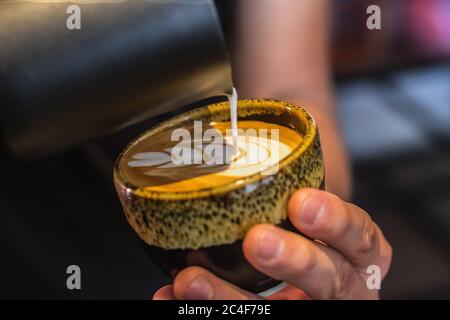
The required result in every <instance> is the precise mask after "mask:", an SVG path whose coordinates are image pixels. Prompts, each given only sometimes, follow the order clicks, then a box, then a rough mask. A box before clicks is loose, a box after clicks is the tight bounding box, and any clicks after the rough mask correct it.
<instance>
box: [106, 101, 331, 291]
mask: <svg viewBox="0 0 450 320" xmlns="http://www.w3.org/2000/svg"><path fill="white" fill-rule="evenodd" d="M238 118H239V121H244V120H252V121H263V122H266V123H272V124H277V125H281V126H284V127H287V128H290V129H292V130H295V131H296V132H297V133H299V134H300V135H301V136H302V137H303V139H302V141H301V143H300V144H299V145H298V146H297V147H296V148H295V149H293V150H292V152H291V153H290V154H289V155H288V156H286V157H285V158H283V159H282V160H281V161H280V162H279V164H278V170H277V171H276V173H275V174H273V175H262V174H260V173H256V174H251V175H249V176H245V177H242V178H240V179H236V180H235V181H232V182H229V183H226V184H223V185H218V186H215V187H212V188H203V189H201V190H194V191H191V190H186V191H182V192H157V191H149V190H146V188H145V187H137V186H135V185H133V183H132V182H131V181H129V179H127V177H126V175H124V172H123V170H122V166H121V163H122V162H123V161H125V159H126V158H127V153H128V152H130V150H132V149H133V148H134V147H136V145H137V144H139V143H140V142H141V141H143V139H149V138H151V136H152V135H154V134H156V133H157V132H160V131H161V130H167V129H168V128H176V127H183V126H184V125H185V124H187V123H191V122H192V121H194V120H202V121H229V119H230V110H229V104H228V103H225V102H224V103H218V104H213V105H209V106H205V107H201V108H198V109H195V110H193V111H190V112H187V113H185V114H182V115H180V116H177V117H175V118H172V119H169V120H168V121H165V122H163V123H161V124H159V125H158V126H157V127H155V128H152V129H150V130H149V131H147V132H145V133H144V134H143V135H142V136H141V137H139V138H137V139H136V140H135V141H133V142H132V143H131V144H130V145H129V146H127V147H126V148H125V150H124V151H123V152H122V154H121V155H120V156H119V158H118V160H117V162H116V164H115V167H114V181H115V186H116V190H117V192H118V194H119V197H120V200H121V203H122V206H123V208H124V211H125V215H126V218H127V220H128V222H129V223H130V225H131V227H132V228H133V229H134V230H135V231H136V233H137V234H138V235H139V237H140V238H141V239H142V240H143V241H144V243H145V245H144V247H145V250H147V252H148V253H149V254H150V256H151V258H152V259H153V260H154V262H155V263H156V264H157V265H158V266H159V267H161V268H162V269H163V270H164V271H165V272H166V273H167V274H168V275H170V276H171V277H174V276H175V275H176V274H177V273H178V272H179V271H180V270H182V269H183V268H185V267H188V266H201V267H204V268H206V269H208V270H209V271H211V272H213V273H214V274H216V275H217V276H219V277H221V278H222V279H224V280H226V281H229V282H231V283H233V284H235V285H237V286H239V287H241V288H243V289H246V290H249V291H252V292H255V293H261V292H262V291H265V290H268V289H271V288H273V287H275V286H277V285H278V284H279V283H280V281H277V280H274V279H271V278H270V277H268V276H267V275H264V274H262V273H260V272H259V271H257V270H256V269H255V268H253V266H251V265H250V264H249V263H248V262H247V260H246V259H245V257H244V255H243V252H242V239H243V238H244V235H245V233H246V232H247V231H248V230H249V229H250V228H251V227H252V226H254V225H256V224H259V223H272V224H274V225H278V226H280V227H282V228H285V229H289V230H292V231H295V229H294V228H293V226H292V225H291V224H290V222H289V220H288V218H287V203H288V200H289V197H290V195H291V194H292V193H293V192H294V191H296V190H298V189H300V188H304V187H309V188H323V186H324V164H323V159H322V151H321V148H320V141H319V134H318V131H317V126H316V123H315V121H314V119H313V118H312V117H311V115H310V114H309V113H308V112H306V111H305V110H304V109H303V108H301V107H299V106H296V105H293V104H290V103H287V102H282V101H275V100H240V101H239V102H238Z"/></svg>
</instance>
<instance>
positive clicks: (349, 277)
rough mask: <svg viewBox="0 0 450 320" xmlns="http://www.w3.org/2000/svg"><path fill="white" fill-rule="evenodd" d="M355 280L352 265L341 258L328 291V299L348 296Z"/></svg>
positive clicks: (339, 298)
mask: <svg viewBox="0 0 450 320" xmlns="http://www.w3.org/2000/svg"><path fill="white" fill-rule="evenodd" d="M355 281H356V275H355V271H354V269H353V267H352V266H351V264H350V263H349V262H347V261H345V260H344V259H343V260H342V262H341V263H340V265H339V266H338V268H337V274H336V278H335V282H334V285H333V287H332V289H331V291H330V299H335V300H341V299H344V298H346V297H348V296H349V294H350V292H351V290H352V288H353V286H354V285H355Z"/></svg>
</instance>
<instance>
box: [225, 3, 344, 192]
mask: <svg viewBox="0 0 450 320" xmlns="http://www.w3.org/2000/svg"><path fill="white" fill-rule="evenodd" d="M238 12H239V15H238V21H237V24H238V25H237V30H238V33H237V43H236V44H235V50H234V52H233V64H234V77H235V83H236V86H237V88H238V92H239V93H240V96H241V97H270V98H278V99H283V100H288V101H292V102H295V103H299V104H302V105H304V106H305V107H306V108H307V109H308V111H310V112H311V113H312V114H313V115H314V116H315V118H316V120H317V122H318V125H319V128H320V134H321V141H322V146H323V151H324V156H325V162H326V176H327V189H328V190H329V191H331V192H334V193H336V194H338V195H340V196H341V197H343V198H345V199H348V198H349V197H350V193H351V174H350V169H349V162H348V159H347V156H346V152H345V147H344V145H343V142H342V138H341V134H340V130H339V128H338V125H337V121H336V117H335V114H334V97H333V89H332V82H331V78H330V74H331V72H330V64H329V48H328V23H329V18H328V15H329V2H328V1H326V0H303V1H296V0H277V1H273V0H258V1H251V0H242V1H240V2H239V8H238Z"/></svg>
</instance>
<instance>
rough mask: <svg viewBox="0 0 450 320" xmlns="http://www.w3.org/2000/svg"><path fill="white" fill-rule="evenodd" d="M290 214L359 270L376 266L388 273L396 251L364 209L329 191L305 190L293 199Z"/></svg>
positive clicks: (295, 222)
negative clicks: (393, 253) (393, 250)
mask: <svg viewBox="0 0 450 320" xmlns="http://www.w3.org/2000/svg"><path fill="white" fill-rule="evenodd" d="M288 211H289V218H290V220H291V222H292V224H293V225H294V226H295V227H296V228H297V229H298V230H299V231H300V232H302V233H303V234H305V235H307V236H309V237H311V238H313V239H317V240H320V241H322V242H324V243H326V244H327V245H328V246H330V247H332V248H334V249H336V250H337V251H339V252H340V253H341V254H342V255H344V256H345V257H346V258H347V259H348V260H349V261H350V262H351V263H352V264H353V265H354V266H355V267H358V268H361V269H366V268H367V267H368V266H369V265H372V264H376V265H378V266H379V267H380V268H381V271H382V274H383V275H384V274H386V272H387V270H388V268H389V265H390V260H391V255H392V249H391V247H390V245H389V243H388V242H387V240H386V239H385V237H384V235H383V233H382V232H381V230H380V228H378V226H377V225H376V224H375V223H374V222H373V221H372V219H371V217H370V216H369V215H368V214H367V212H365V211H364V210H362V209H361V208H359V207H357V206H355V205H353V204H351V203H348V202H345V201H343V200H341V199H340V198H339V197H337V196H335V195H333V194H331V193H328V192H325V191H320V190H316V189H302V190H299V191H297V192H296V193H295V194H294V195H293V196H292V197H291V200H290V202H289V206H288Z"/></svg>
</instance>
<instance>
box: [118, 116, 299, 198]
mask: <svg viewBox="0 0 450 320" xmlns="http://www.w3.org/2000/svg"><path fill="white" fill-rule="evenodd" d="M238 125H239V127H238V129H239V130H238V133H239V135H238V136H237V139H235V138H234V137H233V136H232V135H231V134H229V132H230V127H231V124H230V122H211V123H210V124H209V125H208V126H207V128H206V129H208V130H211V129H213V130H215V131H216V132H217V133H218V134H219V136H220V137H221V139H217V138H216V139H213V140H212V141H204V140H198V139H190V140H187V141H186V140H184V141H182V142H181V143H180V142H178V141H171V140H170V134H169V133H170V132H161V133H159V134H155V135H154V136H151V137H148V138H147V139H146V140H143V141H142V142H141V143H140V144H138V145H137V146H136V148H135V150H131V151H130V152H129V153H128V157H129V159H128V160H127V161H126V162H125V163H126V165H127V168H124V172H125V173H127V174H128V175H129V176H130V178H131V179H130V181H133V183H134V184H135V185H137V186H139V187H145V188H146V189H147V190H149V191H161V192H163V191H172V192H174V191H175V192H177V191H185V190H195V189H203V188H210V187H214V186H217V185H220V184H225V183H229V182H231V181H234V180H237V179H240V178H242V177H246V176H249V175H253V174H256V173H262V174H266V173H267V174H271V172H273V170H277V169H278V163H279V162H280V161H281V160H282V159H283V158H285V157H286V156H287V155H289V154H290V153H291V152H292V150H293V149H294V148H296V147H297V146H298V145H299V144H300V142H301V141H302V137H301V135H300V134H298V133H297V132H296V131H294V130H292V129H289V128H286V127H283V126H280V125H275V124H270V123H265V122H261V121H239V124H238ZM187 129H188V130H190V131H192V130H193V128H187ZM172 131H173V130H172ZM192 136H195V135H192ZM164 140H165V141H164ZM198 160H200V161H198Z"/></svg>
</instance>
